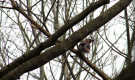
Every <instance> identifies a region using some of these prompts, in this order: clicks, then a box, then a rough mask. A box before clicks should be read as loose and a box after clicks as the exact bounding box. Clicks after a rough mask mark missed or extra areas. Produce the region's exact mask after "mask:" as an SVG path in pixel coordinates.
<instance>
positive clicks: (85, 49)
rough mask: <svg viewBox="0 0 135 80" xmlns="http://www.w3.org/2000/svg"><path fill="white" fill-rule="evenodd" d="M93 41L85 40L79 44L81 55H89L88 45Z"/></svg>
mask: <svg viewBox="0 0 135 80" xmlns="http://www.w3.org/2000/svg"><path fill="white" fill-rule="evenodd" d="M93 41H94V40H93V39H85V41H83V42H81V43H80V44H79V47H78V48H79V51H80V52H81V53H90V43H91V42H93Z"/></svg>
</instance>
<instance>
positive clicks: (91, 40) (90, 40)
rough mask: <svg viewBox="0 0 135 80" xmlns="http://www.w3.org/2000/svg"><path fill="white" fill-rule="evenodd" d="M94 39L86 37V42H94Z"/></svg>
mask: <svg viewBox="0 0 135 80" xmlns="http://www.w3.org/2000/svg"><path fill="white" fill-rule="evenodd" d="M93 41H94V39H85V42H86V43H91V42H93Z"/></svg>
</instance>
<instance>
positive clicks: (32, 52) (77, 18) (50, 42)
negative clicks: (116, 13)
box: [0, 0, 108, 78]
mask: <svg viewBox="0 0 135 80" xmlns="http://www.w3.org/2000/svg"><path fill="white" fill-rule="evenodd" d="M11 2H12V5H13V7H14V8H15V9H16V10H17V11H19V12H20V13H21V14H22V15H23V16H25V17H26V18H27V19H28V20H29V21H30V22H31V23H32V24H34V25H35V26H36V27H37V28H38V30H40V31H41V32H42V33H43V34H45V35H46V36H48V37H51V38H49V39H48V40H46V41H45V42H43V43H41V44H40V45H39V46H37V47H36V48H34V49H33V50H30V51H29V52H26V53H25V54H23V55H22V56H21V57H19V58H17V59H16V60H15V61H14V62H12V63H10V64H9V65H7V66H6V67H5V68H3V69H2V70H1V71H0V78H1V77H3V76H4V75H5V74H7V73H8V72H10V71H11V70H13V69H14V68H16V67H17V66H18V65H20V64H22V63H23V62H25V61H27V60H29V59H31V58H33V57H35V56H37V55H39V54H40V52H41V51H42V50H44V49H45V48H47V47H49V46H51V45H54V42H56V40H57V39H58V38H59V37H60V36H61V35H62V34H63V33H65V32H66V31H67V30H68V29H70V28H71V27H73V26H74V25H75V24H77V23H78V22H80V21H81V20H83V19H84V18H85V17H86V16H87V15H88V14H89V13H90V12H92V11H93V10H95V9H97V8H98V7H100V6H102V5H104V4H107V3H108V0H99V1H97V2H94V3H91V4H90V6H89V7H88V8H86V9H85V10H84V11H82V12H81V13H80V14H78V15H77V16H75V17H74V18H73V19H71V20H70V21H69V22H68V23H66V24H65V25H63V27H62V28H61V29H59V30H58V31H57V32H56V33H55V34H53V35H52V36H51V34H50V33H49V32H47V31H45V30H44V29H43V28H42V27H41V26H40V25H39V24H38V23H36V22H35V21H34V20H33V19H32V18H31V17H29V16H28V15H27V14H26V13H25V12H24V11H23V10H22V9H21V7H20V8H18V7H17V6H16V4H15V2H14V0H11Z"/></svg>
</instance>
